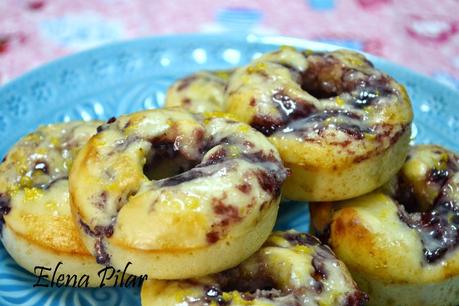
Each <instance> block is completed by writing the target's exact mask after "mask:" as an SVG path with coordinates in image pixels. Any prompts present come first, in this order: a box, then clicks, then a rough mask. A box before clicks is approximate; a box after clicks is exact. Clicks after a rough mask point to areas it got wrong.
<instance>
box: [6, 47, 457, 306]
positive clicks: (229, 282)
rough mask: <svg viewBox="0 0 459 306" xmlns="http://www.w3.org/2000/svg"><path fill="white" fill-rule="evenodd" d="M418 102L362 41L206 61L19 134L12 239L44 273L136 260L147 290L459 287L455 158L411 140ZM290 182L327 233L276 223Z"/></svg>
mask: <svg viewBox="0 0 459 306" xmlns="http://www.w3.org/2000/svg"><path fill="white" fill-rule="evenodd" d="M412 116H413V115H412V109H411V103H410V100H409V98H408V96H407V93H406V91H405V89H404V87H403V86H402V85H400V84H398V83H397V82H396V81H395V80H393V79H392V78H391V77H389V76H388V75H386V74H384V73H383V72H381V71H379V70H377V69H376V68H374V67H373V65H372V64H371V63H370V62H369V61H368V60H367V59H366V58H365V57H364V56H363V55H360V54H358V53H355V52H350V51H344V50H339V51H334V52H311V51H297V50H295V49H293V48H290V47H283V48H281V49H280V50H278V51H275V52H271V53H267V54H265V55H262V56H261V57H259V58H258V59H256V60H254V61H253V62H252V63H250V64H248V65H247V66H244V67H238V68H236V69H234V70H231V71H214V72H212V71H211V72H204V71H203V72H197V73H195V74H194V75H191V76H188V77H186V78H184V79H181V80H178V81H177V82H176V83H174V84H173V85H172V86H171V87H170V89H169V91H168V95H167V99H166V108H164V109H157V110H149V111H141V112H137V113H133V114H126V115H122V116H120V117H118V118H111V119H110V120H108V121H107V122H105V123H101V122H86V123H83V122H73V123H65V124H57V125H51V126H46V127H40V128H39V129H38V130H37V131H35V132H33V133H31V134H29V135H27V136H25V137H24V138H23V139H21V140H20V141H19V142H18V143H17V144H16V145H15V146H14V147H13V148H12V149H11V150H10V151H9V152H8V154H7V156H6V158H5V159H4V160H3V162H2V164H1V165H0V212H1V214H0V221H1V222H0V225H1V229H2V231H1V239H2V242H3V244H4V245H5V247H6V249H7V250H8V252H9V253H10V254H11V255H12V257H13V258H14V259H15V260H16V261H17V262H18V264H20V265H21V266H23V267H24V268H26V269H27V270H29V271H31V272H33V273H37V271H35V269H34V267H35V266H38V265H41V266H46V265H54V263H56V262H58V261H61V262H63V266H66V267H67V270H62V272H61V273H62V274H64V273H66V274H77V273H80V274H83V273H84V274H90V275H94V274H95V273H97V271H98V269H100V267H104V266H112V267H114V268H115V269H118V270H122V269H124V268H125V267H126V266H127V265H129V273H132V274H133V275H148V281H146V282H144V285H143V288H142V294H141V297H142V304H144V305H355V306H357V305H364V304H365V305H366V303H367V302H368V303H369V305H439V304H438V303H440V304H441V305H456V304H457V302H458V301H459V285H458V284H459V276H458V275H459V254H458V252H457V244H458V243H459V232H458V231H459V230H458V228H459V206H457V202H458V201H459V195H458V194H459V193H458V191H457V190H459V189H458V188H459V174H457V171H458V169H459V159H458V158H457V156H456V155H455V154H454V153H452V152H449V151H447V150H445V149H443V148H441V147H437V146H418V147H413V148H410V147H409V141H410V135H411V130H410V125H411V122H412ZM281 196H284V197H286V198H289V199H292V200H303V201H310V202H312V203H311V206H310V207H311V216H312V228H313V231H314V232H315V233H316V234H318V236H319V237H320V238H321V239H322V241H320V240H318V239H317V238H315V237H314V236H312V235H310V234H308V233H299V232H296V231H294V230H289V231H285V232H273V227H274V224H275V221H276V217H277V213H278V208H279V203H280V201H281ZM331 201H334V202H331ZM285 205H288V204H285ZM32 253H34V254H37V256H34V257H31V256H30V254H32ZM335 253H336V256H335ZM402 254H403V256H402ZM400 257H403V258H402V259H400ZM399 263H402V264H399ZM346 266H347V267H346ZM348 268H349V271H350V272H349V271H348ZM354 279H355V280H356V281H357V283H356V282H354ZM90 285H92V286H96V285H97V284H93V283H91V284H90ZM358 287H360V288H362V289H363V291H361V290H360V289H358ZM420 289H432V290H420ZM419 291H422V293H419ZM364 292H366V293H364ZM368 296H369V298H368Z"/></svg>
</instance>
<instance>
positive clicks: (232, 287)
mask: <svg viewBox="0 0 459 306" xmlns="http://www.w3.org/2000/svg"><path fill="white" fill-rule="evenodd" d="M141 301H142V305H149V306H155V305H158V306H172V305H228V306H229V305H254V306H262V305H263V306H265V305H298V306H300V305H308V306H313V305H335V306H338V305H347V306H351V305H353V306H358V305H364V303H365V302H366V301H367V296H366V294H365V293H363V292H362V291H360V290H358V289H357V287H356V285H355V283H354V281H353V280H352V278H351V276H350V274H349V272H348V270H347V269H346V267H345V266H344V264H343V263H342V262H341V261H339V260H338V259H336V257H335V256H334V254H333V252H332V251H331V250H330V249H329V248H328V247H327V246H325V245H323V244H321V243H320V242H319V240H318V239H317V238H315V237H313V236H311V235H309V234H305V233H299V232H296V231H293V230H290V231H286V232H274V233H272V234H271V236H270V237H269V238H268V240H267V241H266V242H265V244H264V245H263V246H262V247H261V249H259V250H258V251H257V252H256V253H255V254H253V255H252V256H251V257H249V258H248V259H247V260H245V261H243V262H242V263H241V264H239V265H238V266H236V267H234V268H232V269H229V270H226V271H223V272H220V273H216V274H213V275H210V276H205V277H202V278H193V279H187V280H174V281H172V280H148V281H147V282H144V283H143V286H142V291H141Z"/></svg>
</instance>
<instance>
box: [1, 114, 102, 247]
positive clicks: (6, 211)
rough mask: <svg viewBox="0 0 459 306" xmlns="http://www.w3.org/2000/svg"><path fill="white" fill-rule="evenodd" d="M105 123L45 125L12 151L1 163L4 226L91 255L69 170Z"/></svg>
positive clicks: (41, 241)
mask: <svg viewBox="0 0 459 306" xmlns="http://www.w3.org/2000/svg"><path fill="white" fill-rule="evenodd" d="M100 124H101V122H71V123H63V124H56V125H49V126H42V127H40V128H38V129H37V130H36V131H35V132H32V133H30V134H28V135H27V136H25V137H24V138H22V139H21V140H20V141H19V142H18V143H16V144H15V145H14V146H13V147H12V148H11V150H10V151H9V152H8V154H7V156H6V157H5V158H4V160H3V162H2V164H1V165H0V212H1V223H2V224H3V223H4V222H5V223H6V225H7V226H8V227H10V228H11V229H12V230H14V231H15V232H16V233H17V234H19V235H21V236H22V237H26V238H27V239H28V240H31V241H33V242H34V243H36V244H39V245H41V246H42V247H45V248H52V249H54V250H56V251H62V252H71V253H76V254H86V255H88V256H89V253H88V252H87V250H86V248H85V247H84V246H83V244H82V242H81V240H80V238H79V235H78V231H77V230H76V227H75V225H74V223H73V218H72V216H71V213H70V205H69V192H68V172H69V170H70V168H71V166H72V162H73V158H74V156H75V155H76V153H77V152H78V151H79V149H80V148H81V147H82V146H83V144H85V143H86V141H87V140H88V139H89V138H90V137H91V136H92V135H93V134H95V133H96V128H97V126H98V125H100Z"/></svg>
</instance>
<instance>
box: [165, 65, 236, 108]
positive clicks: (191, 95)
mask: <svg viewBox="0 0 459 306" xmlns="http://www.w3.org/2000/svg"><path fill="white" fill-rule="evenodd" d="M231 73H232V71H230V70H216V71H199V72H196V73H194V74H192V75H189V76H186V77H185V78H183V79H179V80H177V81H176V82H175V83H173V84H172V85H171V86H170V87H169V89H168V90H167V95H166V102H165V107H182V108H184V109H187V110H189V111H191V112H195V113H204V112H210V113H211V112H221V111H224V109H225V108H226V107H225V101H226V99H225V88H226V85H227V83H228V79H229V76H230V75H231Z"/></svg>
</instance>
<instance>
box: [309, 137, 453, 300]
mask: <svg viewBox="0 0 459 306" xmlns="http://www.w3.org/2000/svg"><path fill="white" fill-rule="evenodd" d="M458 171H459V157H458V156H457V155H456V154H455V153H453V152H450V151H448V150H446V149H444V148H442V147H439V146H435V145H419V146H415V147H413V148H411V149H410V153H409V155H408V159H407V161H406V163H405V164H404V165H403V168H402V169H401V170H400V172H399V174H398V175H397V176H396V177H394V178H393V179H392V180H391V181H390V182H389V183H387V184H386V185H384V187H383V188H381V189H379V190H377V191H375V192H373V193H371V194H368V195H365V196H362V197H359V198H356V199H352V200H347V201H343V202H338V203H334V204H333V205H331V204H328V205H324V204H319V205H315V204H311V216H312V224H313V226H314V227H315V229H316V230H317V231H319V232H320V233H321V234H322V236H323V237H327V236H328V237H329V238H328V241H329V243H330V245H331V247H332V249H333V250H334V251H335V253H336V254H337V256H338V258H340V259H341V260H342V261H344V263H346V265H347V266H348V268H349V269H350V271H351V273H352V274H353V276H354V277H355V279H356V281H357V283H358V284H359V286H360V287H361V288H362V289H363V290H365V291H366V292H367V293H368V294H369V296H370V304H371V305H398V306H404V305H442V306H447V305H451V306H453V305H454V306H456V305H458V302H459V248H458V245H459V172H458Z"/></svg>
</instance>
